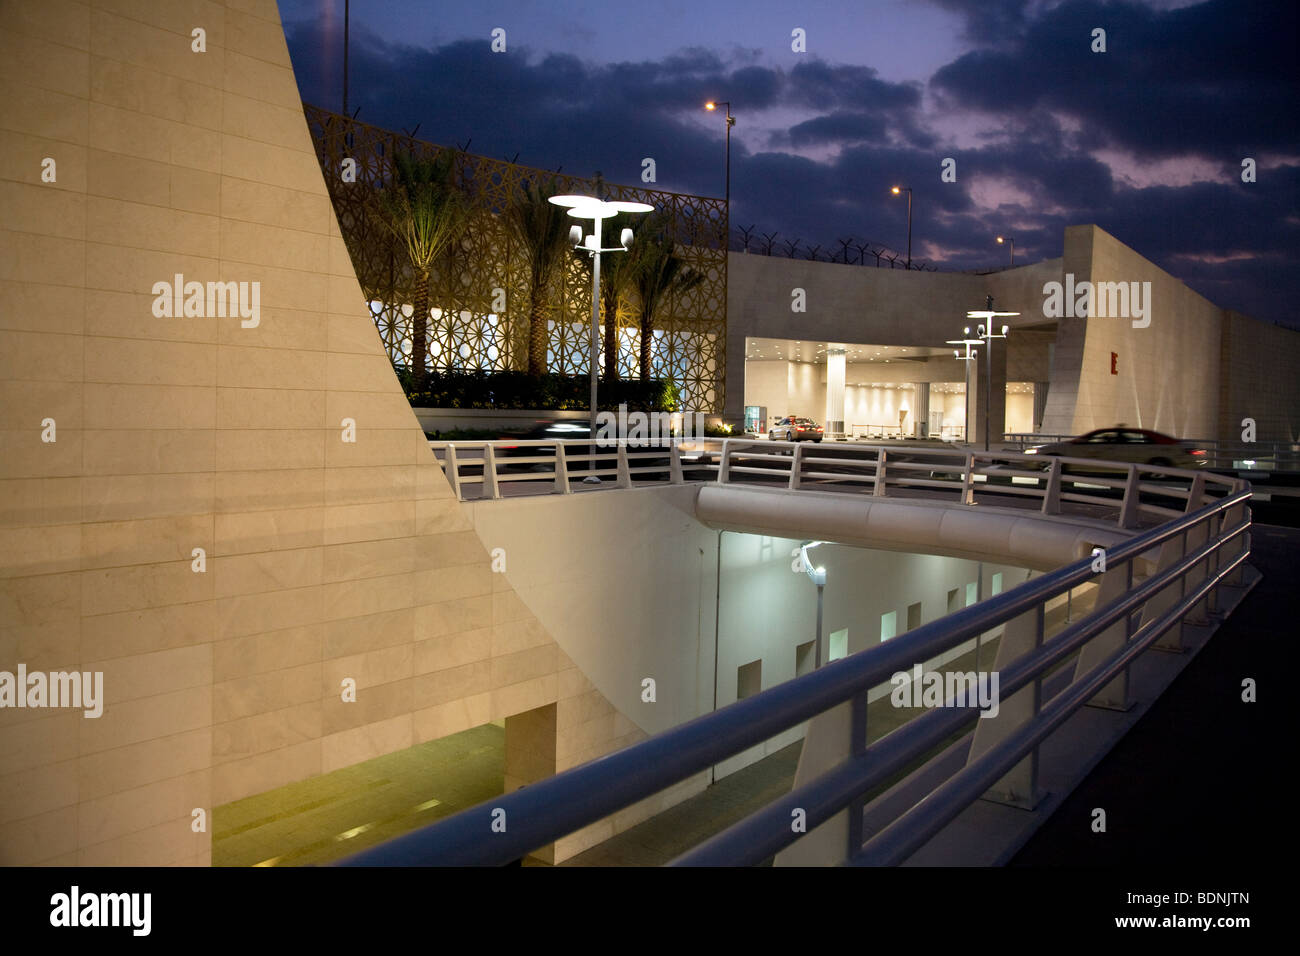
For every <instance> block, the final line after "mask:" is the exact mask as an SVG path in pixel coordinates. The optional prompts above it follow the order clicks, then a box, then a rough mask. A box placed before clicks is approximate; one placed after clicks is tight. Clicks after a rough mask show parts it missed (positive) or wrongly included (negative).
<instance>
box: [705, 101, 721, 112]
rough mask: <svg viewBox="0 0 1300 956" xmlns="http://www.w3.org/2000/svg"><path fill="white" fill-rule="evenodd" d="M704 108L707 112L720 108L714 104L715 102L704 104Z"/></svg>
mask: <svg viewBox="0 0 1300 956" xmlns="http://www.w3.org/2000/svg"><path fill="white" fill-rule="evenodd" d="M704 108H705V109H706V110H716V109H717V108H718V104H717V103H715V102H713V100H709V101H708V102H707V103H705V104H704Z"/></svg>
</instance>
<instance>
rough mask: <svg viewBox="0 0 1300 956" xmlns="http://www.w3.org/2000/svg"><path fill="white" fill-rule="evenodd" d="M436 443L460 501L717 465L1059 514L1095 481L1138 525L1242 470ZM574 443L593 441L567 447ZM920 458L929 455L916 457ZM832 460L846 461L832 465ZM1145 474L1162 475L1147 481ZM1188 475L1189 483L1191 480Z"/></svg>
mask: <svg viewBox="0 0 1300 956" xmlns="http://www.w3.org/2000/svg"><path fill="white" fill-rule="evenodd" d="M429 444H430V446H431V447H432V448H433V449H434V450H435V452H437V451H441V452H442V455H443V458H444V470H445V472H446V475H447V479H448V481H449V483H450V484H451V486H452V489H453V491H454V492H455V493H456V495H457V496H458V497H459V498H460V499H461V500H465V489H466V487H467V486H473V485H483V486H484V491H485V495H486V497H488V498H494V499H495V498H499V497H501V486H502V485H503V484H505V483H512V482H551V483H552V486H553V490H554V491H555V492H556V493H559V494H567V493H569V492H570V487H569V485H570V483H571V482H574V481H578V480H581V479H582V478H584V477H586V476H588V475H591V474H595V475H597V476H613V477H615V479H616V480H615V481H614V482H612V483H609V484H608V485H607V487H617V488H627V487H631V486H632V485H633V484H634V483H635V481H636V479H638V478H656V479H666V480H667V481H668V482H669V483H671V484H682V483H684V482H685V481H686V480H688V479H687V478H686V476H685V472H684V471H683V469H686V470H688V471H690V472H691V474H692V475H699V474H701V473H704V474H710V475H712V476H714V480H715V481H716V482H718V483H719V484H735V483H743V482H745V481H747V480H749V479H751V478H759V479H763V480H764V481H760V482H756V483H759V484H763V483H766V484H768V485H771V484H772V482H773V480H774V479H775V480H778V481H780V482H781V483H784V484H785V485H786V486H787V487H788V488H790V489H791V490H798V489H803V488H807V487H809V483H811V482H820V483H823V484H825V485H828V486H833V485H836V484H838V485H841V486H845V487H849V486H852V485H854V484H869V485H870V487H871V493H872V494H873V495H875V496H876V497H888V496H889V494H890V491H891V490H898V489H926V490H930V491H936V490H937V491H943V490H948V491H951V492H954V493H955V494H956V495H957V497H958V500H959V501H960V502H961V503H962V504H966V505H973V504H975V503H976V499H975V493H976V490H977V488H978V486H980V485H983V488H982V489H979V490H982V491H984V492H996V493H997V494H998V495H1003V496H1005V495H1013V496H1021V497H1032V498H1037V499H1039V500H1040V501H1041V502H1042V507H1041V510H1042V512H1043V513H1044V514H1059V513H1060V510H1061V503H1062V502H1074V503H1076V504H1100V505H1105V506H1108V507H1111V506H1114V505H1115V502H1114V500H1113V498H1112V497H1107V496H1106V495H1105V494H1093V493H1089V492H1088V491H1087V490H1086V489H1085V488H1084V487H1083V486H1084V485H1085V484H1086V485H1087V486H1092V487H1095V488H1098V489H1101V490H1102V491H1103V492H1113V491H1122V492H1123V497H1122V501H1121V504H1120V506H1119V509H1118V523H1119V525H1120V526H1121V527H1124V528H1133V527H1136V526H1137V524H1138V519H1139V518H1140V517H1141V516H1142V515H1143V514H1145V515H1148V516H1150V517H1154V518H1158V519H1161V520H1163V519H1165V518H1168V517H1172V516H1174V515H1176V514H1178V513H1180V512H1178V511H1176V510H1174V509H1171V508H1169V507H1168V506H1162V505H1160V504H1158V503H1155V502H1153V501H1151V500H1149V496H1152V495H1154V496H1157V497H1159V498H1163V499H1170V498H1173V499H1181V500H1184V501H1187V500H1191V499H1193V498H1197V499H1199V501H1201V502H1203V501H1209V500H1213V499H1214V498H1215V497H1216V496H1217V495H1222V494H1228V493H1231V492H1232V491H1233V490H1235V489H1236V488H1238V487H1239V486H1240V485H1241V481H1240V479H1237V478H1235V477H1229V476H1223V475H1217V474H1214V473H1212V472H1206V471H1202V470H1192V469H1184V468H1174V467H1170V466H1158V465H1135V464H1128V463H1109V464H1111V466H1112V468H1118V469H1121V471H1120V472H1118V473H1116V474H1115V475H1114V476H1109V475H1106V474H1088V475H1087V476H1086V478H1085V477H1084V476H1080V475H1077V474H1074V473H1070V474H1068V475H1067V473H1066V472H1065V469H1067V468H1071V467H1073V468H1075V469H1077V470H1091V471H1096V470H1097V469H1098V467H1099V465H1100V466H1102V467H1104V466H1105V465H1106V464H1107V463H1104V462H1098V461H1097V460H1096V459H1090V458H1060V457H1055V456H1053V457H1052V458H1050V459H1043V458H1041V457H1039V456H1037V455H1026V454H1021V453H1017V452H993V451H989V452H986V451H970V450H964V449H948V448H933V447H907V448H903V449H900V448H899V447H897V446H889V445H866V444H851V445H838V444H837V445H834V446H831V448H830V449H821V448H820V447H818V446H813V450H810V449H809V446H807V445H806V444H805V443H802V442H772V441H764V440H755V439H742V438H727V439H696V440H693V441H691V442H687V443H683V442H681V441H678V440H674V441H672V442H671V443H669V444H666V445H661V446H657V447H649V448H643V447H640V446H638V445H636V444H629V443H627V442H621V443H619V444H618V445H617V446H616V447H615V448H612V449H609V450H597V451H595V452H592V451H590V450H589V449H590V446H591V444H592V443H591V442H590V441H589V440H587V439H581V438H579V439H567V440H557V439H531V440H520V441H506V442H502V441H470V442H430V443H429ZM597 444H599V443H597ZM502 447H509V448H510V449H512V450H517V449H525V450H528V449H534V448H535V449H538V450H551V451H552V454H550V455H521V456H515V457H509V458H507V457H503V456H501V455H500V454H499V449H500V448H502ZM575 448H582V449H584V450H583V451H582V452H575V451H568V450H566V449H575ZM467 453H469V454H475V453H476V454H477V457H472V458H466V457H465V455H466V454H467ZM692 455H693V456H695V457H694V458H693V459H692V458H690V456H692ZM900 456H901V458H900ZM916 458H920V459H922V460H921V461H914V460H909V459H916ZM637 462H642V463H643V464H637ZM506 464H514V465H526V466H532V467H535V466H545V465H548V464H549V465H550V467H549V468H544V469H543V470H542V471H529V472H510V471H503V470H502V469H503V466H504V465H506ZM593 467H594V471H593ZM466 468H480V469H481V470H482V474H479V475H474V474H464V473H463V472H464V471H465V469H466ZM831 468H834V469H837V470H835V471H830V470H828V469H831ZM1144 476H1150V477H1151V478H1154V479H1157V480H1158V481H1159V482H1163V483H1155V482H1152V481H1150V480H1144ZM1016 478H1023V479H1030V480H1034V481H1035V484H1034V485H1033V486H1032V487H1031V486H1027V485H1016V484H1015V483H1014V479H1016ZM691 480H699V479H698V478H694V479H691ZM1065 481H1068V482H1070V483H1071V485H1072V487H1071V489H1070V490H1064V489H1063V488H1062V483H1063V482H1065ZM1170 482H1173V483H1170ZM1183 483H1185V484H1186V487H1182V484H1183ZM1144 496H1147V497H1144Z"/></svg>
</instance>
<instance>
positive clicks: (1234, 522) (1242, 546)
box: [1222, 481, 1250, 588]
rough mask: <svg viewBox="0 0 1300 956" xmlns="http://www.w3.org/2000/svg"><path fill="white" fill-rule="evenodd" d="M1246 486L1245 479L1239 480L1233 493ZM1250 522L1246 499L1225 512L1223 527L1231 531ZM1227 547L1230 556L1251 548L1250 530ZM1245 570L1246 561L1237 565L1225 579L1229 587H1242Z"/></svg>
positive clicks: (1233, 488) (1238, 536)
mask: <svg viewBox="0 0 1300 956" xmlns="http://www.w3.org/2000/svg"><path fill="white" fill-rule="evenodd" d="M1246 486H1247V483H1246V482H1245V481H1238V482H1237V483H1236V484H1234V485H1233V486H1232V494H1234V495H1235V494H1236V493H1237V492H1238V491H1241V490H1243V489H1245V488H1246ZM1249 522H1250V506H1249V504H1248V503H1247V502H1245V501H1243V502H1242V503H1241V504H1239V505H1234V506H1233V507H1231V508H1229V509H1228V510H1227V511H1225V512H1224V513H1223V526H1222V527H1223V530H1225V531H1231V530H1233V529H1234V528H1239V527H1241V525H1243V524H1248V523H1249ZM1227 547H1228V555H1229V557H1235V556H1236V555H1238V554H1241V552H1242V551H1246V550H1249V549H1250V532H1249V531H1246V532H1243V533H1242V534H1239V535H1237V538H1236V540H1235V541H1234V542H1233V543H1232V544H1230V545H1228V546H1227ZM1245 570H1246V569H1245V564H1244V563H1243V564H1239V565H1237V567H1236V568H1235V569H1234V570H1233V571H1232V572H1231V573H1230V574H1229V575H1228V576H1227V577H1226V578H1224V579H1223V583H1224V584H1226V585H1228V586H1229V587H1234V588H1237V587H1241V586H1242V584H1243V583H1244V582H1245Z"/></svg>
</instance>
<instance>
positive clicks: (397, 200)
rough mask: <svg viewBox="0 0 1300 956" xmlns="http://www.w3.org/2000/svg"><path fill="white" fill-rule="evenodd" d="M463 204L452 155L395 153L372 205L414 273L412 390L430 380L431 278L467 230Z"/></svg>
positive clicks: (420, 388)
mask: <svg viewBox="0 0 1300 956" xmlns="http://www.w3.org/2000/svg"><path fill="white" fill-rule="evenodd" d="M466 208H467V204H466V202H465V199H464V195H463V194H462V193H461V191H460V190H459V189H458V188H457V187H456V183H455V157H454V155H453V154H451V153H450V152H447V153H443V154H441V155H439V156H437V157H435V158H434V159H416V158H415V157H414V156H412V155H411V154H410V153H407V152H395V153H394V155H393V179H392V182H391V183H390V184H389V186H388V188H387V189H384V190H383V192H381V193H380V195H379V200H378V202H377V203H376V204H375V205H374V206H373V207H372V209H373V212H374V214H375V218H376V219H377V220H378V221H379V223H380V224H381V225H382V226H383V227H384V228H385V229H386V230H388V232H390V233H392V234H393V236H395V237H396V238H397V240H398V243H399V244H400V245H401V246H402V248H403V249H404V250H405V251H406V256H407V258H408V259H409V260H410V262H411V268H412V269H413V270H414V272H415V290H414V296H413V299H414V301H413V302H412V303H411V304H412V306H413V308H414V310H415V311H414V314H413V315H412V317H411V325H412V328H411V381H412V388H413V389H414V390H415V391H420V390H422V389H424V388H425V387H426V385H427V382H428V372H427V370H426V368H425V366H426V363H427V358H428V351H429V346H428V323H429V277H430V275H431V274H432V272H433V267H434V264H435V263H436V262H437V261H438V259H439V258H440V257H441V256H442V255H443V254H444V253H445V252H446V251H447V250H448V249H449V248H450V247H451V246H452V244H453V243H454V242H455V241H456V240H457V239H458V238H459V237H460V234H461V232H462V230H463V229H464V228H465V222H466Z"/></svg>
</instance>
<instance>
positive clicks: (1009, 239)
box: [998, 236, 1016, 266]
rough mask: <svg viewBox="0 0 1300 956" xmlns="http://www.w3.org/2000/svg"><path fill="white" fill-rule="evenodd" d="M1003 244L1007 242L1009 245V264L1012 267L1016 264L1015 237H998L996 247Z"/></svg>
mask: <svg viewBox="0 0 1300 956" xmlns="http://www.w3.org/2000/svg"><path fill="white" fill-rule="evenodd" d="M1004 242H1008V243H1010V244H1011V264H1012V265H1013V266H1014V265H1015V264H1016V240H1015V237H1014V236H1006V237H1003V236H998V245H999V246H1000V245H1002V244H1003V243H1004Z"/></svg>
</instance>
